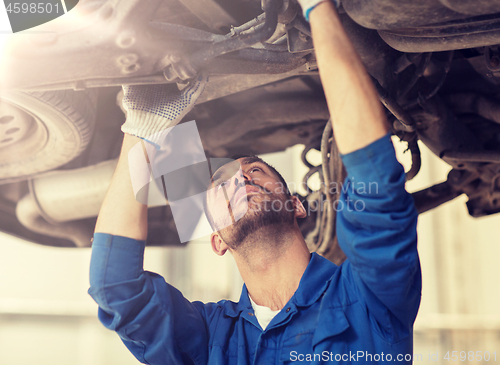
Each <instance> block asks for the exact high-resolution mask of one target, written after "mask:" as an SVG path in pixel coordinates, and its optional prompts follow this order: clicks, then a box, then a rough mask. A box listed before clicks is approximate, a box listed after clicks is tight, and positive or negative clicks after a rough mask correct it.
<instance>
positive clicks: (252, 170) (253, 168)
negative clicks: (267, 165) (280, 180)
mask: <svg viewBox="0 0 500 365" xmlns="http://www.w3.org/2000/svg"><path fill="white" fill-rule="evenodd" d="M254 171H262V169H261V168H260V167H252V168H251V169H250V170H248V172H249V173H252V172H254Z"/></svg>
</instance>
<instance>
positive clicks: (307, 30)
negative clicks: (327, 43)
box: [290, 16, 312, 37]
mask: <svg viewBox="0 0 500 365" xmlns="http://www.w3.org/2000/svg"><path fill="white" fill-rule="evenodd" d="M290 26H291V27H294V28H296V29H298V30H300V31H301V32H302V33H304V34H307V35H308V36H309V37H310V36H311V35H312V33H311V26H310V25H309V23H308V22H307V21H306V20H305V19H304V18H303V17H301V16H298V17H296V18H295V19H294V20H293V22H292V23H291V24H290Z"/></svg>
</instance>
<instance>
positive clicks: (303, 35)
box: [299, 32, 311, 42]
mask: <svg viewBox="0 0 500 365" xmlns="http://www.w3.org/2000/svg"><path fill="white" fill-rule="evenodd" d="M299 38H300V40H301V41H302V42H309V40H310V39H311V37H309V36H308V35H307V34H304V33H302V32H299Z"/></svg>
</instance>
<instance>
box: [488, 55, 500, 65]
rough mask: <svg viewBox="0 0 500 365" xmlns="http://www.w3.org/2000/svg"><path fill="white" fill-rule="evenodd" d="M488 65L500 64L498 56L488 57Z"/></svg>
mask: <svg viewBox="0 0 500 365" xmlns="http://www.w3.org/2000/svg"><path fill="white" fill-rule="evenodd" d="M490 65H491V66H492V67H498V66H499V65H500V58H498V57H497V56H493V57H491V58H490Z"/></svg>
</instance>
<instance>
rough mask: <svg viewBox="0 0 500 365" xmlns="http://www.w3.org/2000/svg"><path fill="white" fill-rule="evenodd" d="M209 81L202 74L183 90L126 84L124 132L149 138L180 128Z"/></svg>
mask: <svg viewBox="0 0 500 365" xmlns="http://www.w3.org/2000/svg"><path fill="white" fill-rule="evenodd" d="M207 82H208V76H207V75H205V74H200V75H198V76H197V77H196V78H195V79H193V80H192V81H191V82H190V83H189V84H188V85H187V86H186V87H185V88H184V89H182V90H179V89H178V87H177V85H176V84H162V85H124V86H123V108H124V109H125V110H126V111H127V120H126V121H125V123H124V124H123V125H122V132H124V133H128V134H131V135H133V136H136V137H140V138H143V139H146V138H148V137H150V136H152V135H155V134H157V133H158V132H160V131H162V130H164V129H167V128H170V127H173V126H175V125H177V124H178V123H179V122H180V121H181V120H182V118H183V117H184V116H185V115H186V114H187V113H189V111H190V110H191V109H193V107H194V105H195V103H196V101H197V100H198V98H199V97H200V95H201V93H202V92H203V90H204V89H205V85H206V84H207Z"/></svg>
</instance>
